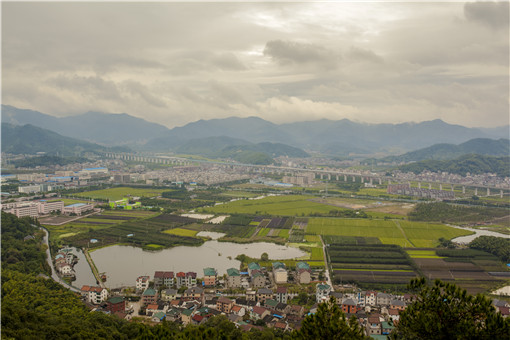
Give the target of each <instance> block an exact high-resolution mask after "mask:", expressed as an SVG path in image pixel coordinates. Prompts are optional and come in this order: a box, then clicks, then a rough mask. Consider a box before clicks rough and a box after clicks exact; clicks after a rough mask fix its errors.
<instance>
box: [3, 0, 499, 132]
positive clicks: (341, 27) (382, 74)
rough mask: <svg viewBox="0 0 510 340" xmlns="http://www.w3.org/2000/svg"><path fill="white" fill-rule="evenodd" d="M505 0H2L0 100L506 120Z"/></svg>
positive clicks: (230, 112)
mask: <svg viewBox="0 0 510 340" xmlns="http://www.w3.org/2000/svg"><path fill="white" fill-rule="evenodd" d="M508 13H509V9H508V2H492V3H461V2H428V1H427V2H423V3H420V2H407V3H406V2H400V3H390V2H349V3H327V2H322V3H303V2H302V3H287V2H285V3H133V2H131V3H97V2H90V3H55V2H54V3H15V2H13V3H9V2H7V3H6V2H3V3H2V103H3V104H8V105H13V106H16V107H19V108H27V109H33V110H37V111H41V112H44V113H47V114H52V115H55V116H67V115H74V114H79V113H84V112H86V111H100V112H109V113H122V112H125V113H128V114H130V115H134V116H137V117H141V118H144V119H146V120H149V121H153V122H158V123H160V124H163V125H166V126H168V127H174V126H180V125H184V124H186V123H188V122H192V121H196V120H199V119H211V118H224V117H230V116H240V117H248V116H259V117H261V118H263V119H266V120H269V121H272V122H275V123H284V122H292V121H306V120H316V119H322V118H327V119H343V118H348V119H351V120H356V121H360V122H369V123H383V122H384V123H396V122H408V121H414V122H420V121H424V120H432V119H437V118H440V119H443V120H444V121H446V122H448V123H454V124H460V125H464V126H470V127H472V126H483V127H494V126H501V125H507V124H509V23H508V22H509V18H508Z"/></svg>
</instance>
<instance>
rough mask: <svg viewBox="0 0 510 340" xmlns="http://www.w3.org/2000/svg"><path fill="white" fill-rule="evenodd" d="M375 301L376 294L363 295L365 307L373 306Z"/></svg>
mask: <svg viewBox="0 0 510 340" xmlns="http://www.w3.org/2000/svg"><path fill="white" fill-rule="evenodd" d="M376 301H377V292H374V291H367V292H366V293H365V306H375V305H376Z"/></svg>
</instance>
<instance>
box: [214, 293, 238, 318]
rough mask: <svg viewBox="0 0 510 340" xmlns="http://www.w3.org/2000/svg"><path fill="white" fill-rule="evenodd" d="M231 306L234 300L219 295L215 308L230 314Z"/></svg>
mask: <svg viewBox="0 0 510 340" xmlns="http://www.w3.org/2000/svg"><path fill="white" fill-rule="evenodd" d="M233 306H234V301H232V300H230V299H228V298H226V297H223V296H222V297H220V298H219V299H218V301H217V302H216V308H217V309H218V310H219V311H221V312H223V313H225V314H230V312H231V311H232V307H233Z"/></svg>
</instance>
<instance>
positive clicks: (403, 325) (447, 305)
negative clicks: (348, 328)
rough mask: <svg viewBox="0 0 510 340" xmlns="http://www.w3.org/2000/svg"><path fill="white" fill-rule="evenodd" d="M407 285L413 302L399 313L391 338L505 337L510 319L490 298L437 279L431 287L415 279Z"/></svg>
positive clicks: (423, 281)
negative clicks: (505, 316)
mask: <svg viewBox="0 0 510 340" xmlns="http://www.w3.org/2000/svg"><path fill="white" fill-rule="evenodd" d="M409 288H411V289H412V290H414V291H415V292H416V293H417V298H416V301H415V302H414V303H412V304H411V305H409V307H407V309H406V310H405V311H403V312H402V313H401V314H400V321H399V323H398V324H397V326H396V328H395V329H394V331H393V332H392V334H391V339H508V336H509V334H510V319H504V318H503V317H502V316H501V314H500V313H498V312H496V310H495V309H494V307H493V306H492V303H491V300H490V299H489V298H487V297H485V296H483V295H480V294H478V295H476V296H473V295H469V294H467V292H466V291H465V290H464V289H461V288H459V287H457V286H456V285H454V284H451V283H445V282H441V281H439V280H436V281H435V283H434V285H433V286H432V287H430V286H427V284H426V282H425V279H423V278H421V279H415V280H412V281H411V282H410V283H409Z"/></svg>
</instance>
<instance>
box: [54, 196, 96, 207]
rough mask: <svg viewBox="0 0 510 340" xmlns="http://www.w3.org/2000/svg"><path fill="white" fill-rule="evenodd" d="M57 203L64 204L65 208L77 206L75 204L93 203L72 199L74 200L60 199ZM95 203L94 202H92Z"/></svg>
mask: <svg viewBox="0 0 510 340" xmlns="http://www.w3.org/2000/svg"><path fill="white" fill-rule="evenodd" d="M57 201H62V202H64V205H65V206H68V205H71V204H75V203H91V202H90V201H89V200H79V199H72V198H60V199H58V200H57ZM92 203H94V202H92Z"/></svg>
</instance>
